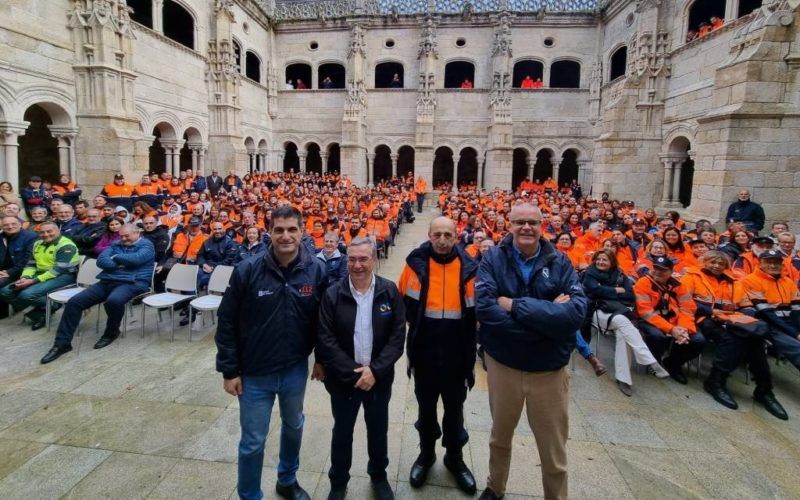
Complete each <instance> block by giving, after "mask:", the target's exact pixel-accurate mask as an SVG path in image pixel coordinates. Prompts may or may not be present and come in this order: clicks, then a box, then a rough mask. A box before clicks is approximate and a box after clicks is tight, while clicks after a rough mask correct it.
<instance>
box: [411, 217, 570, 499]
mask: <svg viewBox="0 0 800 500" xmlns="http://www.w3.org/2000/svg"><path fill="white" fill-rule="evenodd" d="M476 271H477V265H476V263H475V261H474V260H472V258H470V257H469V256H468V255H467V254H466V253H465V252H464V251H463V250H462V249H461V248H459V246H458V245H456V225H455V223H454V222H453V221H452V220H451V219H449V218H447V217H437V218H435V219H433V221H431V225H430V228H429V229H428V241H426V242H425V243H423V244H422V245H420V246H419V247H418V248H416V249H414V250H412V252H411V253H410V254H409V255H408V257H407V258H406V265H405V268H404V269H403V273H402V274H401V275H400V281H399V289H400V293H401V294H403V296H404V301H405V304H406V319H407V320H408V323H409V330H408V339H407V342H406V353H407V354H408V361H409V363H408V370H409V372H408V374H409V376H411V374H412V373H413V374H414V394H415V395H416V397H417V403H418V405H419V413H418V417H417V422H416V424H415V427H416V428H417V431H418V432H419V440H420V454H419V456H418V457H417V460H416V461H415V462H414V465H413V466H412V467H411V474H410V479H409V481H410V483H411V486H412V487H414V488H419V487H420V486H422V485H423V484H425V480H426V479H427V477H428V471H429V470H430V468H431V466H433V464H434V462H436V441H437V440H438V439H439V438H440V437H441V438H442V445H443V446H444V447H445V449H446V450H447V453H445V455H444V465H445V467H447V469H448V470H449V471H450V472H451V473H452V474H453V475H454V476H455V479H456V482H457V483H458V487H459V488H460V489H461V490H462V491H464V492H466V493H469V494H473V493H475V490H476V486H475V478H474V477H473V475H472V472H471V471H470V470H469V468H468V467H467V465H466V464H465V463H464V459H463V455H462V448H463V447H464V445H465V444H467V441H468V440H469V435H468V434H467V430H466V429H465V428H464V401H465V400H466V398H467V388H468V387H469V388H471V387H472V386H473V385H474V384H475V373H474V369H475V355H476V351H477V345H476V341H475V327H476V323H475V273H476ZM573 331H574V330H573ZM439 398H441V400H442V404H443V406H444V416H443V419H442V427H441V428H440V427H439V418H438V416H437V414H436V409H437V404H438V402H439Z"/></svg>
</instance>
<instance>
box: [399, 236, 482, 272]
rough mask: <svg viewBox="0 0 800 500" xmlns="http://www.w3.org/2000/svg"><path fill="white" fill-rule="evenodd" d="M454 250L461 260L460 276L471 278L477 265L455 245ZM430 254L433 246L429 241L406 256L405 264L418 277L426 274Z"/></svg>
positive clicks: (476, 269)
mask: <svg viewBox="0 0 800 500" xmlns="http://www.w3.org/2000/svg"><path fill="white" fill-rule="evenodd" d="M455 250H456V253H457V254H458V258H459V259H460V260H461V276H464V277H466V278H470V277H472V276H473V275H474V274H475V273H476V272H477V271H478V263H477V262H475V260H474V259H473V258H472V257H470V256H469V255H467V254H466V253H465V252H464V250H462V249H461V247H460V246H458V245H456V246H455ZM432 253H433V245H431V242H430V241H426V242H425V243H423V244H422V245H420V246H418V247H417V248H415V249H414V250H412V251H411V253H410V254H408V257H406V264H408V267H410V268H411V269H413V270H414V272H415V273H417V274H418V275H419V274H427V270H428V261H429V260H430V258H431V254H432Z"/></svg>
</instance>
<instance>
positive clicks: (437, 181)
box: [433, 146, 455, 189]
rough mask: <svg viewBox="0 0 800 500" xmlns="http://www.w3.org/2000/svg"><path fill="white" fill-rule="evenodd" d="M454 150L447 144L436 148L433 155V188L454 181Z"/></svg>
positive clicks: (450, 183)
mask: <svg viewBox="0 0 800 500" xmlns="http://www.w3.org/2000/svg"><path fill="white" fill-rule="evenodd" d="M453 168H455V167H454V165H453V150H452V149H450V148H448V147H447V146H441V147H439V148H437V149H436V152H435V153H434V157H433V189H439V186H441V185H442V184H449V185H452V183H453Z"/></svg>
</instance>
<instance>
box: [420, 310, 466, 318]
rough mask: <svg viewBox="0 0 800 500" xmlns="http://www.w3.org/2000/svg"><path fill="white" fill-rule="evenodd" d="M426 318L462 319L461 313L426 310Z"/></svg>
mask: <svg viewBox="0 0 800 500" xmlns="http://www.w3.org/2000/svg"><path fill="white" fill-rule="evenodd" d="M425 317H426V318H431V319H461V311H429V310H425Z"/></svg>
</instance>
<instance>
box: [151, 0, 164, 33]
mask: <svg viewBox="0 0 800 500" xmlns="http://www.w3.org/2000/svg"><path fill="white" fill-rule="evenodd" d="M153 30H154V31H157V32H159V33H164V0H153Z"/></svg>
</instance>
